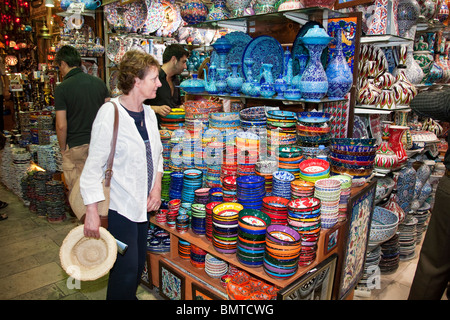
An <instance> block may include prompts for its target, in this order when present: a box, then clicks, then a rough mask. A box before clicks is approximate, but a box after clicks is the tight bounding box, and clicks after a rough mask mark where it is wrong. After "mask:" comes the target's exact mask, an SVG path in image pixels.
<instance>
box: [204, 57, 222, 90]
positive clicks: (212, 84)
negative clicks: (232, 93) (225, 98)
mask: <svg viewBox="0 0 450 320" xmlns="http://www.w3.org/2000/svg"><path fill="white" fill-rule="evenodd" d="M203 71H204V74H205V75H204V77H203V78H204V80H203V81H204V82H205V90H206V92H208V93H210V94H216V93H218V92H219V90H218V89H217V86H216V79H217V69H216V66H215V65H214V64H212V65H210V66H209V69H208V74H207V73H206V69H203Z"/></svg>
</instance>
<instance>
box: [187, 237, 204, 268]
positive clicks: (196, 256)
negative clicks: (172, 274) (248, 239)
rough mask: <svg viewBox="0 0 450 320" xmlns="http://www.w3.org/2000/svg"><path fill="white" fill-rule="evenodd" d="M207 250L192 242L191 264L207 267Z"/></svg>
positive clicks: (197, 266)
mask: <svg viewBox="0 0 450 320" xmlns="http://www.w3.org/2000/svg"><path fill="white" fill-rule="evenodd" d="M206 254H207V252H206V251H205V250H203V249H202V248H200V247H197V246H196V245H194V244H192V243H191V253H190V260H191V264H192V265H193V266H194V267H196V268H201V269H204V268H205V259H206Z"/></svg>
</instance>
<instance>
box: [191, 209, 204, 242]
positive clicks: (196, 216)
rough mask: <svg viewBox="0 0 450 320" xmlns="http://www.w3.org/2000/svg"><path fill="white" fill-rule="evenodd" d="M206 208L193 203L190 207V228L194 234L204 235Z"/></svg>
mask: <svg viewBox="0 0 450 320" xmlns="http://www.w3.org/2000/svg"><path fill="white" fill-rule="evenodd" d="M205 207H206V206H205V205H204V204H200V203H193V204H192V206H191V228H192V231H193V232H194V233H195V234H198V235H204V234H205V233H206V208H205Z"/></svg>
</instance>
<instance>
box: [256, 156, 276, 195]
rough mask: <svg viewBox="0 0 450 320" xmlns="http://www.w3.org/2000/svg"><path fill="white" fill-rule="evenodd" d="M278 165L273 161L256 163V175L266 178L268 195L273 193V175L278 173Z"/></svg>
mask: <svg viewBox="0 0 450 320" xmlns="http://www.w3.org/2000/svg"><path fill="white" fill-rule="evenodd" d="M277 169H278V164H277V162H276V161H272V160H260V161H258V162H256V165H255V173H256V174H257V175H258V176H261V177H264V179H266V183H265V186H266V194H271V193H272V180H273V176H272V174H273V173H274V172H275V171H277Z"/></svg>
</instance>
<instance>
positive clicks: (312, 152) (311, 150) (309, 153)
mask: <svg viewBox="0 0 450 320" xmlns="http://www.w3.org/2000/svg"><path fill="white" fill-rule="evenodd" d="M321 146H322V147H321ZM298 147H299V148H300V149H301V150H302V155H303V159H304V160H307V159H315V158H317V157H318V156H319V155H323V156H326V157H327V159H329V156H330V148H329V147H326V146H324V145H319V146H318V147H305V146H301V145H299V146H298Z"/></svg>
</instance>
